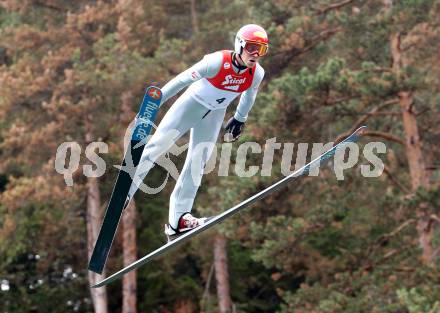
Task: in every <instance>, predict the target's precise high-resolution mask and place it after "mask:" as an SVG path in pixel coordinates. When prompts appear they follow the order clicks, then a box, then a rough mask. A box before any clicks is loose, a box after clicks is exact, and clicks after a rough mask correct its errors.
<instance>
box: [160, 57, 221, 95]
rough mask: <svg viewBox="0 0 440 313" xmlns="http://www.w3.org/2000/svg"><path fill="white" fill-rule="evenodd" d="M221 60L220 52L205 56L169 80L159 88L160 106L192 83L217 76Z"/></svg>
mask: <svg viewBox="0 0 440 313" xmlns="http://www.w3.org/2000/svg"><path fill="white" fill-rule="evenodd" d="M222 60H223V56H222V53H221V52H214V53H211V54H207V55H205V56H204V57H203V59H202V60H200V61H199V62H197V63H196V64H194V65H193V66H191V67H190V68H188V69H186V70H185V71H183V72H182V73H180V74H179V75H177V76H176V77H174V78H173V79H171V80H170V81H169V82H168V83H166V84H165V86H163V87H162V88H161V89H162V102H161V104H162V103H164V102H165V101H167V100H168V99H169V98H171V97H173V96H174V95H176V94H177V93H178V92H179V91H181V90H182V89H183V88H185V87H187V86H189V85H190V84H192V83H193V82H195V81H198V80H199V79H201V78H203V77H206V78H210V77H214V76H215V75H217V73H218V71H219V70H220V66H221V63H222Z"/></svg>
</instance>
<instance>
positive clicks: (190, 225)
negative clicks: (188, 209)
mask: <svg viewBox="0 0 440 313" xmlns="http://www.w3.org/2000/svg"><path fill="white" fill-rule="evenodd" d="M208 220H209V218H208V217H200V218H197V217H194V216H192V215H191V213H185V214H183V215H182V216H181V217H180V218H179V222H178V223H177V229H175V228H174V227H172V226H171V225H170V224H165V235H166V236H167V239H168V242H170V241H172V240H174V239H176V238H178V237H180V236H181V235H183V234H184V233H186V232H189V231H190V230H192V229H194V228H196V227H199V226H201V225H203V224H205V223H206V222H207V221H208Z"/></svg>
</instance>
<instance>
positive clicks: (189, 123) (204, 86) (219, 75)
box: [129, 50, 264, 228]
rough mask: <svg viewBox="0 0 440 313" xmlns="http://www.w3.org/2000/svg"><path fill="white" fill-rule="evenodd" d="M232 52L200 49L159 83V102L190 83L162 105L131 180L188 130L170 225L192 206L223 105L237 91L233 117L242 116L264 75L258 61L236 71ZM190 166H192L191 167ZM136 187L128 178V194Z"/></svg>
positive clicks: (172, 195)
mask: <svg viewBox="0 0 440 313" xmlns="http://www.w3.org/2000/svg"><path fill="white" fill-rule="evenodd" d="M232 55H233V51H228V50H225V51H218V52H214V53H212V54H208V55H205V56H204V57H203V59H202V60H201V61H199V62H198V63H196V64H194V65H193V66H192V67H190V68H189V69H187V70H185V71H184V72H182V73H180V74H179V75H177V76H176V77H175V78H173V79H172V80H170V81H169V82H168V83H167V84H166V85H165V86H164V87H163V88H162V93H163V97H162V102H161V104H162V103H164V102H165V101H167V100H168V99H169V98H171V97H173V96H174V95H175V94H177V93H178V92H179V91H181V90H182V89H183V88H185V87H187V86H188V85H190V86H189V88H188V89H187V90H186V91H185V92H184V93H183V94H182V95H181V96H180V97H179V98H178V99H177V100H176V102H175V103H174V104H173V105H172V106H171V108H170V109H169V110H168V111H167V113H166V114H165V116H164V117H163V119H162V121H161V122H160V124H159V126H158V127H157V129H156V131H155V133H154V135H153V136H152V137H151V138H150V140H149V141H148V143H147V144H146V146H145V148H144V152H143V154H142V157H141V160H140V163H139V164H141V166H140V168H139V169H138V172H137V173H136V176H137V179H139V180H136V181H138V182H139V181H142V180H143V179H144V178H145V176H146V175H147V174H148V172H149V170H150V169H151V168H152V167H153V163H154V162H155V161H156V160H157V158H158V157H159V156H161V155H162V154H164V153H166V152H167V151H168V149H169V148H171V146H172V145H173V144H174V142H175V141H176V140H177V139H179V138H180V137H181V136H182V135H184V134H185V133H186V132H187V131H188V130H191V132H190V140H189V147H188V153H187V157H186V160H185V165H184V166H183V169H182V172H181V173H180V175H179V178H178V180H177V183H176V186H175V188H174V190H173V192H172V194H171V198H170V206H169V223H170V225H171V227H173V228H177V223H178V220H179V218H180V216H182V215H183V214H184V213H187V212H191V209H192V206H193V203H194V198H195V196H196V193H197V189H198V188H199V186H200V182H201V180H202V175H203V169H204V167H205V164H206V162H207V161H208V160H209V158H210V156H211V153H212V149H213V147H214V145H215V142H216V141H217V137H218V134H219V132H220V129H221V125H222V122H223V119H224V116H225V113H226V108H227V106H228V105H229V104H230V103H231V102H232V101H233V100H234V99H235V98H236V97H237V96H239V95H240V94H241V97H240V102H239V104H238V106H237V109H236V112H235V114H234V118H235V119H236V120H238V121H240V122H245V121H246V119H247V117H248V113H249V111H250V109H251V108H252V105H253V104H254V101H255V97H256V95H257V92H258V87H259V85H260V83H261V81H262V79H263V76H264V70H263V68H262V67H261V66H260V65H259V64H258V63H256V65H255V66H254V67H253V68H251V69H249V68H247V69H245V70H241V71H240V70H239V69H238V68H237V67H236V66H235V65H234V64H233V62H232ZM170 136H171V137H170ZM200 143H204V144H207V147H209V148H207V149H196V147H197V146H198V145H199V144H200ZM194 160H196V162H195V161H194ZM195 164H196V165H195ZM194 166H197V168H196V169H194V168H191V167H194ZM194 173H197V174H196V175H194ZM137 188H138V187H137V184H136V183H133V184H132V186H131V188H130V192H129V196H130V198H132V197H133V195H134V193H135V192H136V190H137Z"/></svg>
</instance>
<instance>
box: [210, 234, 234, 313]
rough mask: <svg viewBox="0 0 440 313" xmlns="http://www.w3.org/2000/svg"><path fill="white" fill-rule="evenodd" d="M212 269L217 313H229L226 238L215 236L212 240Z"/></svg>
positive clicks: (230, 305)
mask: <svg viewBox="0 0 440 313" xmlns="http://www.w3.org/2000/svg"><path fill="white" fill-rule="evenodd" d="M214 267H215V279H216V283H217V297H218V306H219V312H220V313H230V312H231V311H232V301H231V295H230V290H229V273H228V255H227V250H226V238H225V237H224V236H223V235H221V234H217V235H216V237H215V239H214Z"/></svg>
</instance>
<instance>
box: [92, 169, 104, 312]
mask: <svg viewBox="0 0 440 313" xmlns="http://www.w3.org/2000/svg"><path fill="white" fill-rule="evenodd" d="M100 208H101V200H100V194H99V185H98V178H96V177H89V178H88V179H87V251H88V257H89V260H90V258H91V256H92V251H93V247H94V245H95V242H96V239H97V238H98V232H99V227H100V226H101V220H102V214H101V213H102V212H101V209H100ZM103 275H105V272H104V274H103ZM88 276H89V285H94V284H96V283H97V282H98V281H99V280H101V279H102V276H101V275H98V274H96V273H93V272H91V271H89V275H88ZM90 293H91V296H92V302H93V308H94V312H95V313H107V312H108V310H107V290H106V287H101V288H90Z"/></svg>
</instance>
